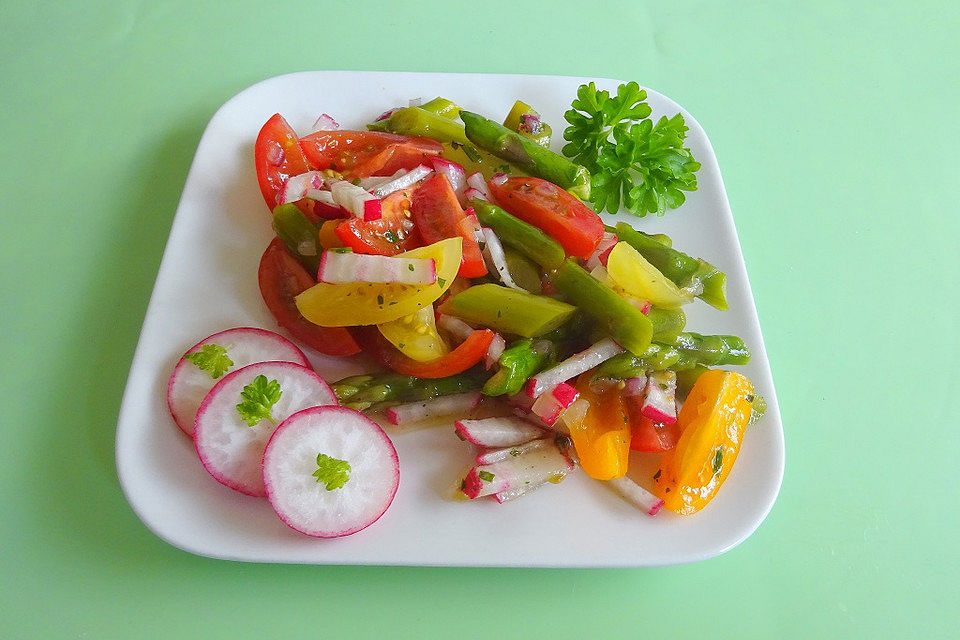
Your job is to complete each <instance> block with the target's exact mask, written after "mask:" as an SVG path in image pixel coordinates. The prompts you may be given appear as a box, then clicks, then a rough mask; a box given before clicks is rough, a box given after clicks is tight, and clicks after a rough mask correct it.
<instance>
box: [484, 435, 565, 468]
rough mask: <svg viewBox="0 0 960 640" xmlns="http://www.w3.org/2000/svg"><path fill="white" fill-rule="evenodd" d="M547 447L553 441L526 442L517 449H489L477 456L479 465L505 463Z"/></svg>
mask: <svg viewBox="0 0 960 640" xmlns="http://www.w3.org/2000/svg"><path fill="white" fill-rule="evenodd" d="M547 445H551V446H552V445H553V441H552V440H550V439H549V438H540V439H539V440H531V441H530V442H524V443H523V444H518V445H517V446H515V447H504V448H502V449H487V450H486V451H483V452H481V453H478V454H477V464H479V465H484V464H494V463H495V462H503V461H504V460H509V459H510V458H516V457H517V456H522V455H523V454H525V453H527V452H528V451H533V450H534V449H539V448H541V447H545V446H547Z"/></svg>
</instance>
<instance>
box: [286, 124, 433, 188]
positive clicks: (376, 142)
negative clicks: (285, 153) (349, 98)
mask: <svg viewBox="0 0 960 640" xmlns="http://www.w3.org/2000/svg"><path fill="white" fill-rule="evenodd" d="M300 148H301V149H302V150H303V154H304V156H305V157H306V159H307V161H308V162H309V163H310V164H311V165H313V167H314V168H315V169H317V170H321V171H322V170H324V169H332V170H334V171H337V172H339V173H341V174H342V175H343V176H344V177H345V178H348V179H353V178H366V177H368V176H374V175H381V176H389V175H391V174H393V173H394V172H396V171H397V170H398V169H413V168H415V167H416V166H417V165H419V164H422V163H423V162H425V161H426V160H428V159H429V158H431V157H434V156H439V155H440V154H441V153H443V145H442V144H440V143H439V142H436V141H434V140H429V139H427V138H411V137H409V136H401V135H397V134H394V133H384V132H382V131H351V130H337V131H317V132H316V133H311V134H310V135H308V136H304V137H303V138H300Z"/></svg>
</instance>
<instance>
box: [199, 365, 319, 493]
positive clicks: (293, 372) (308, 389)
mask: <svg viewBox="0 0 960 640" xmlns="http://www.w3.org/2000/svg"><path fill="white" fill-rule="evenodd" d="M259 376H263V377H264V378H265V380H264V382H267V381H269V382H273V381H276V382H277V383H278V384H279V387H280V397H279V399H277V400H276V401H275V402H274V403H273V404H272V405H271V406H270V407H269V417H266V418H263V419H260V420H259V422H257V423H256V424H254V425H253V426H251V425H250V424H249V423H248V422H246V421H245V420H244V418H243V416H242V415H241V413H240V410H239V407H238V404H240V403H242V402H243V401H244V397H243V395H242V394H243V392H244V390H245V389H246V388H247V386H248V385H256V382H255V380H256V379H257V378H258V377H259ZM331 404H333V405H335V404H337V397H336V396H335V395H334V394H333V391H331V390H330V387H329V385H327V383H326V382H324V380H323V378H321V377H320V376H318V375H317V374H316V373H314V372H313V371H312V370H311V369H308V368H307V367H304V366H301V365H299V364H294V363H292V362H258V363H256V364H251V365H248V366H246V367H244V368H242V369H238V370H237V371H234V372H233V373H231V374H228V375H227V376H226V377H224V378H223V379H222V380H221V381H220V382H218V383H217V384H216V386H214V387H213V389H211V390H210V393H208V394H207V397H206V398H204V400H203V404H201V405H200V409H199V410H198V411H197V419H196V421H195V422H194V435H193V440H194V444H195V445H196V447H197V454H198V455H199V456H200V462H201V463H203V467H204V468H205V469H206V470H207V471H208V472H209V473H210V475H212V476H213V477H214V478H215V479H216V480H217V482H219V483H221V484H224V485H226V486H228V487H230V488H231V489H235V490H237V491H239V492H241V493H245V494H247V495H251V496H259V497H262V496H265V495H267V494H266V490H265V489H264V487H263V474H262V472H261V471H262V469H261V461H262V457H263V450H264V448H265V447H266V446H267V441H268V440H270V436H272V435H273V432H274V430H275V429H276V428H277V425H279V424H280V423H281V422H283V421H284V420H286V419H287V418H288V417H289V416H291V415H293V414H295V413H296V412H298V411H300V410H302V409H306V408H308V407H316V406H319V405H331Z"/></svg>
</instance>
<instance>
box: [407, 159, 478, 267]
mask: <svg viewBox="0 0 960 640" xmlns="http://www.w3.org/2000/svg"><path fill="white" fill-rule="evenodd" d="M410 213H411V214H412V215H413V221H414V223H416V225H417V231H419V232H420V237H421V238H422V239H423V242H424V243H425V244H428V245H429V244H433V243H434V242H439V241H440V240H443V239H445V238H456V237H458V236H459V237H461V238H463V257H462V258H461V259H460V271H459V272H458V274H457V275H459V276H463V277H464V278H479V277H480V276H484V275H486V274H487V266H486V265H485V264H484V263H483V255H482V254H481V253H480V247H479V246H478V245H477V241H476V240H475V239H474V237H473V234H472V233H471V224H470V221H469V220H468V219H467V215H466V214H465V213H464V212H463V208H462V207H461V206H460V202H459V201H458V200H457V194H456V192H454V190H453V187H452V186H451V185H450V181H449V180H448V179H447V177H446V176H445V175H443V174H442V173H435V174H433V175H432V176H431V177H429V178H427V181H426V182H424V183H423V185H422V186H421V187H420V188H419V189H417V190H416V191H415V192H414V194H413V197H412V198H411V201H410Z"/></svg>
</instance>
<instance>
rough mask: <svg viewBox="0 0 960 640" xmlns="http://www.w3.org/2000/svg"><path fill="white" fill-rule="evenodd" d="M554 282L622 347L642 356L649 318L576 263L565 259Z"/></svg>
mask: <svg viewBox="0 0 960 640" xmlns="http://www.w3.org/2000/svg"><path fill="white" fill-rule="evenodd" d="M554 282H555V284H556V286H557V289H559V290H560V292H561V293H563V295H564V296H566V298H567V299H568V300H571V301H572V302H573V303H574V304H576V305H577V306H578V307H580V308H581V309H582V310H583V311H585V312H586V313H588V314H590V315H591V316H592V317H593V318H594V319H595V320H596V321H597V322H598V323H599V324H600V326H601V327H603V329H604V330H605V331H606V332H607V335H609V336H610V337H611V338H613V339H614V340H616V341H617V343H618V344H620V346H622V347H623V348H624V349H626V350H628V351H630V352H632V353H634V354H637V355H642V354H643V353H644V352H645V351H646V350H647V347H649V346H650V338H651V337H652V335H653V324H652V323H651V322H650V318H648V317H647V316H645V315H643V314H642V313H641V312H640V310H639V309H637V308H636V307H634V306H633V305H632V304H630V303H629V302H627V301H626V300H624V299H623V298H621V297H620V296H619V295H617V293H616V292H615V291H614V290H613V289H611V288H610V287H608V286H607V285H605V284H603V283H602V282H600V281H599V280H597V279H596V278H594V277H593V276H591V275H590V274H589V273H587V272H586V271H585V270H584V269H583V268H582V267H580V266H579V265H578V264H577V263H576V262H574V261H572V260H569V259H568V260H566V261H565V262H564V263H563V265H561V267H560V269H559V270H558V271H557V277H556V280H555V281H554Z"/></svg>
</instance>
